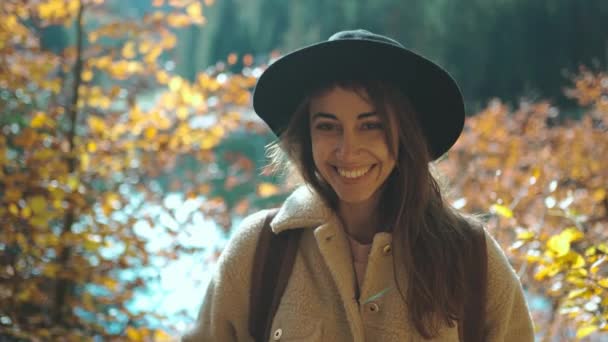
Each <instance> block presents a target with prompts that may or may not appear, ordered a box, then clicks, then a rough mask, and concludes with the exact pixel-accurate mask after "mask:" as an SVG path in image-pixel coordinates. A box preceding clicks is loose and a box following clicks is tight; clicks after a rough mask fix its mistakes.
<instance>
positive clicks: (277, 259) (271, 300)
mask: <svg viewBox="0 0 608 342" xmlns="http://www.w3.org/2000/svg"><path fill="white" fill-rule="evenodd" d="M277 212H278V209H271V210H270V211H269V212H268V215H267V216H266V220H265V221H264V227H263V228H262V231H261V233H260V237H259V240H258V244H257V249H256V251H255V256H254V261H253V268H252V271H251V292H250V298H249V307H250V310H249V333H250V334H251V336H252V337H253V338H254V340H255V341H256V342H262V341H267V340H268V337H269V336H270V328H271V326H272V320H273V318H274V315H275V313H276V311H277V308H278V307H279V303H280V301H281V297H282V296H283V293H284V292H285V288H286V287H287V282H288V280H289V277H290V275H291V271H292V268H293V263H294V261H295V256H296V252H297V250H298V243H299V240H300V235H301V229H295V230H289V231H285V232H283V233H281V234H274V233H273V232H272V230H271V228H270V221H272V218H273V217H274V216H275V215H276V213H277Z"/></svg>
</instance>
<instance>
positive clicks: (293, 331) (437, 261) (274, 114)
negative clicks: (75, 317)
mask: <svg viewBox="0 0 608 342" xmlns="http://www.w3.org/2000/svg"><path fill="white" fill-rule="evenodd" d="M254 108H255V110H256V112H257V113H258V115H259V116H260V117H261V118H262V119H263V120H264V121H265V122H266V123H267V124H268V125H269V126H270V128H271V129H272V130H273V131H274V132H275V133H276V134H277V136H279V138H280V139H279V142H278V143H277V144H275V145H274V146H272V147H271V149H270V152H271V154H272V155H273V165H274V166H275V167H289V166H292V170H294V171H295V172H296V173H297V174H298V175H300V176H301V178H302V179H303V183H304V184H303V185H302V186H300V187H299V188H298V189H296V190H295V191H294V192H293V194H291V195H290V196H289V197H288V199H287V200H286V201H285V202H284V203H283V205H282V206H281V208H280V209H279V211H278V213H276V215H275V216H274V217H273V218H272V220H271V221H270V227H271V228H272V231H273V232H274V233H277V234H278V233H281V232H284V231H289V230H291V229H296V228H304V229H303V233H302V236H301V240H300V242H299V245H298V250H297V255H296V258H295V261H294V264H293V267H292V274H291V276H290V278H289V281H288V283H287V286H286V289H285V292H284V293H283V295H282V297H281V301H280V304H279V306H278V309H277V311H276V314H275V316H274V319H273V320H272V325H271V329H270V332H269V334H268V335H267V340H275V341H278V340H283V341H419V340H420V341H422V340H431V341H459V339H462V336H460V337H459V330H460V329H459V328H460V327H459V324H460V322H462V318H463V317H464V316H463V314H462V312H463V308H464V307H465V306H466V305H467V303H468V302H470V301H474V300H476V299H477V300H479V298H475V294H474V293H473V294H470V293H469V292H467V289H468V288H469V287H468V285H469V284H468V279H472V278H474V276H475V275H474V274H473V275H472V274H471V268H467V264H468V263H470V262H471V260H468V259H466V256H467V255H468V254H467V252H468V251H469V250H470V249H472V248H473V247H474V245H473V242H472V241H473V240H472V239H471V236H472V232H473V231H474V229H475V228H476V227H478V223H477V222H476V221H475V220H473V219H471V218H469V217H465V216H463V215H462V214H460V213H458V212H456V211H455V210H454V209H452V208H451V207H450V206H449V205H448V204H447V203H446V202H445V201H444V200H443V198H442V195H441V192H440V190H439V187H438V185H437V182H436V181H435V179H434V178H433V176H432V175H431V172H430V168H429V167H430V166H429V163H430V162H431V161H433V160H435V159H437V158H439V157H440V156H441V155H443V154H444V153H445V152H446V151H447V150H448V149H449V148H450V147H451V146H452V145H453V144H454V143H455V141H456V140H457V138H458V136H459V135H460V133H461V131H462V127H463V124H464V105H463V100H462V95H461V93H460V91H459V89H458V86H457V85H456V83H455V82H454V80H453V79H452V78H451V77H450V76H449V74H448V73H447V72H445V71H444V70H443V69H441V68H440V67H439V66H437V65H436V64H434V63H432V62H430V61H429V60H427V59H425V58H423V57H421V56H419V55H417V54H415V53H413V52H411V51H409V50H407V49H405V48H404V47H403V46H402V45H401V44H399V43H398V42H396V41H394V40H392V39H390V38H387V37H384V36H381V35H376V34H373V33H371V32H368V31H364V30H355V31H343V32H338V33H336V34H335V35H333V36H332V37H331V38H330V39H329V40H328V41H326V42H321V43H318V44H315V45H312V46H309V47H305V48H303V49H300V50H298V51H295V52H293V53H291V54H288V55H286V56H284V57H283V58H281V59H279V60H278V61H276V62H275V63H273V64H272V65H271V66H270V67H269V68H268V69H267V70H266V71H265V72H264V74H263V75H262V76H261V77H260V79H259V81H258V84H257V86H256V89H255V93H254ZM282 152H284V153H285V154H286V155H287V157H288V158H287V159H282V158H281V153H282ZM267 214H268V213H267V212H266V211H262V212H259V213H256V214H254V215H252V216H250V217H248V218H247V219H245V220H244V222H243V223H242V225H241V228H240V230H239V231H238V233H237V234H236V235H235V236H234V238H233V239H232V240H231V241H230V243H229V244H228V246H227V248H226V249H225V251H224V253H223V254H222V257H221V259H220V261H219V267H218V271H217V274H216V275H215V277H214V278H213V280H212V281H211V283H210V285H209V288H208V290H207V293H206V296H205V299H204V302H203V305H202V308H201V312H200V315H199V319H198V322H197V325H196V327H195V329H194V330H193V331H192V332H191V333H190V334H189V335H187V336H186V337H184V340H186V341H252V340H253V339H252V337H251V336H250V334H249V330H248V319H249V317H248V316H249V312H250V311H251V310H250V308H249V299H250V298H249V294H250V287H251V280H250V279H251V274H252V272H256V270H252V268H253V258H254V254H255V249H256V243H257V241H258V237H259V236H260V231H261V230H262V229H263V227H264V221H265V218H266V216H267ZM477 229H479V228H477ZM480 231H481V232H483V229H481V230H480ZM481 235H482V236H483V234H481ZM485 241H486V243H485V248H486V254H487V260H484V261H486V262H487V277H486V278H485V279H486V281H485V282H484V284H485V288H484V289H483V291H482V292H485V293H486V295H485V296H483V300H482V301H481V302H482V303H483V304H482V305H483V308H482V310H481V311H482V315H481V317H482V318H481V319H479V321H477V322H473V323H472V324H477V325H478V326H479V327H480V329H479V331H480V332H481V334H482V335H483V336H481V337H480V340H483V341H509V342H510V341H518V342H520V341H533V340H534V335H533V325H532V321H531V318H530V314H529V311H528V308H527V305H526V302H525V299H524V295H523V291H522V288H521V284H520V283H519V280H518V278H517V276H516V274H515V273H514V271H513V269H512V268H511V266H510V265H509V262H508V260H507V258H506V257H505V255H504V253H503V252H502V250H501V249H500V247H499V246H498V244H497V243H496V242H495V241H494V239H493V238H491V237H490V236H487V235H486V237H485ZM482 244H483V240H482ZM484 269H485V268H484ZM467 271H469V272H467ZM472 276H473V277H472ZM467 293H469V295H467ZM465 322H466V320H465Z"/></svg>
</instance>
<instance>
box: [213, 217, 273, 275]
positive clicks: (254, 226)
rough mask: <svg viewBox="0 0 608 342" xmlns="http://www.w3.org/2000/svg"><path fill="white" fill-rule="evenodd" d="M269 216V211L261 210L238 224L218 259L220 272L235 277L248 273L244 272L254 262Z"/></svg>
mask: <svg viewBox="0 0 608 342" xmlns="http://www.w3.org/2000/svg"><path fill="white" fill-rule="evenodd" d="M268 214H269V210H268V209H265V210H260V211H257V212H255V213H253V214H251V215H248V216H246V217H245V218H244V219H243V220H242V221H241V222H240V224H238V226H237V227H236V228H235V231H234V232H233V234H232V236H231V237H230V239H229V240H228V243H227V244H226V246H225V247H224V249H223V251H222V253H221V255H220V258H219V259H218V265H219V268H220V272H227V273H231V274H233V275H234V276H238V274H244V273H247V272H244V271H245V268H247V266H248V265H250V264H252V262H253V257H254V255H255V250H256V246H257V242H258V238H259V236H260V232H261V231H262V229H263V227H264V222H265V220H266V217H267V216H268ZM248 261H251V262H248Z"/></svg>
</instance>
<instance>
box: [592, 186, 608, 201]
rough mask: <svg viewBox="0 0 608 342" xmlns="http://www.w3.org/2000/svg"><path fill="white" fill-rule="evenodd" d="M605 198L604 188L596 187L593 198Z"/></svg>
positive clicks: (597, 199) (600, 199)
mask: <svg viewBox="0 0 608 342" xmlns="http://www.w3.org/2000/svg"><path fill="white" fill-rule="evenodd" d="M604 198H606V190H605V189H597V190H595V191H594V192H593V199H594V200H596V201H598V202H599V201H602V200H604Z"/></svg>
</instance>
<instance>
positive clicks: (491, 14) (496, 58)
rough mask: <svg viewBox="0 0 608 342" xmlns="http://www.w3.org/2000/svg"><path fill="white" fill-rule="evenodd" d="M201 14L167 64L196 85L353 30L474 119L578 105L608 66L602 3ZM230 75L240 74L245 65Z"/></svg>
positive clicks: (117, 8) (280, 4)
mask: <svg viewBox="0 0 608 342" xmlns="http://www.w3.org/2000/svg"><path fill="white" fill-rule="evenodd" d="M108 3H109V8H110V11H111V12H113V13H112V14H113V15H115V16H118V17H124V16H128V17H132V18H133V19H134V20H137V19H138V18H141V17H142V16H143V15H144V14H145V13H147V12H149V11H150V10H151V9H152V3H151V2H146V1H133V2H128V3H126V2H120V1H116V0H114V1H109V2H108ZM125 6H128V7H126V8H125ZM203 15H204V16H205V18H206V23H205V25H202V26H190V27H188V28H184V29H179V30H178V32H177V34H178V48H177V49H176V52H175V54H176V55H174V56H171V59H172V60H174V61H176V65H175V68H176V71H177V73H178V74H180V75H181V76H184V77H186V78H188V79H190V80H192V79H193V78H194V76H195V75H196V73H197V72H199V71H202V70H205V69H206V68H207V67H209V66H211V65H214V64H216V63H217V62H221V61H225V60H226V59H227V57H228V55H230V54H232V53H235V54H236V55H237V56H242V55H244V54H251V55H253V56H254V61H255V64H257V65H260V64H264V63H266V62H267V61H268V58H269V54H270V52H272V51H276V52H279V53H286V52H289V51H291V50H293V49H296V48H299V47H302V46H305V45H308V44H312V43H315V42H318V41H322V40H326V39H327V38H328V37H329V36H330V35H331V34H333V33H335V32H336V31H339V30H344V29H353V28H364V29H368V30H371V31H374V32H378V33H381V34H386V35H389V36H392V37H394V38H396V39H397V40H399V41H400V42H402V43H403V44H404V45H406V46H407V47H408V48H411V49H413V50H415V51H417V52H419V53H421V54H423V55H425V56H427V57H429V58H431V59H433V60H434V61H436V62H438V63H440V64H441V65H442V66H444V67H445V68H446V69H447V70H448V71H449V72H450V73H451V74H452V75H453V76H454V77H455V78H456V79H457V80H458V82H459V84H460V86H461V88H462V90H463V92H464V95H465V99H466V101H467V103H468V105H469V112H474V111H476V110H477V109H479V108H480V107H482V106H483V105H484V104H485V103H487V101H488V100H489V99H491V98H494V97H498V98H501V99H503V100H506V101H508V102H516V101H518V100H519V99H520V98H522V97H525V98H527V99H531V100H535V99H539V98H544V99H549V100H551V101H554V102H555V103H556V104H558V105H561V106H566V107H570V106H574V103H571V102H569V101H568V100H567V99H566V97H565V96H564V95H563V90H562V87H563V85H564V84H566V83H568V80H569V79H570V78H571V75H572V74H575V73H577V72H578V71H579V68H580V67H581V66H585V67H587V68H591V69H593V70H605V69H606V67H607V65H608V1H605V0H587V1H576V0H538V1H526V0H501V1H481V0H464V1H458V2H455V1H449V0H428V1H424V2H423V1H399V0H374V1H361V0H353V1H344V0H323V1H321V0H311V1H297V0H221V1H205V5H204V13H203ZM61 30H62V28H59V29H57V28H52V31H50V34H49V35H47V36H48V37H49V38H48V43H49V44H51V45H52V44H55V45H57V44H63V43H65V42H66V38H65V37H64V36H65V35H66V34H65V33H62V32H60V31H61ZM55 49H56V47H55ZM231 68H233V70H234V71H240V68H242V59H239V62H238V63H236V64H234V65H232V66H231Z"/></svg>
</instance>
